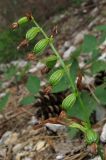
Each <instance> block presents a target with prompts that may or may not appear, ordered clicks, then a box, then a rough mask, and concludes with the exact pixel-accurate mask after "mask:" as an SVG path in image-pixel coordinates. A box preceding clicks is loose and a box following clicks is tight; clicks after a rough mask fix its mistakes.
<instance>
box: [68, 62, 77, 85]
mask: <svg viewBox="0 0 106 160" xmlns="http://www.w3.org/2000/svg"><path fill="white" fill-rule="evenodd" d="M77 74H78V62H77V61H76V60H74V59H73V61H72V65H71V67H70V76H71V78H72V80H73V82H74V83H75V80H76V77H77Z"/></svg>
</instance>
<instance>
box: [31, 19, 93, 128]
mask: <svg viewBox="0 0 106 160" xmlns="http://www.w3.org/2000/svg"><path fill="white" fill-rule="evenodd" d="M32 21H33V23H34V24H35V25H36V27H38V28H39V29H40V31H41V32H42V34H43V35H44V37H45V38H47V39H48V38H49V37H48V36H47V34H46V33H45V32H44V30H43V29H42V28H41V27H40V26H39V24H38V23H37V22H36V21H35V19H34V17H32ZM49 45H50V47H51V49H52V50H53V52H54V53H55V55H56V56H57V58H58V60H59V61H60V63H61V65H62V67H63V69H64V71H65V73H66V74H67V78H68V80H69V82H70V87H72V90H73V92H74V93H77V95H78V99H79V102H80V105H81V107H82V110H83V113H84V117H85V119H86V121H87V123H88V125H89V126H91V125H90V121H89V117H88V113H87V112H86V109H85V106H84V104H83V101H82V99H81V97H80V94H79V92H78V90H77V89H76V87H75V86H74V83H73V81H72V79H71V76H70V73H69V72H68V70H67V67H66V65H65V63H64V62H63V60H62V58H61V56H60V55H59V53H58V51H57V50H56V49H55V47H54V45H53V43H52V42H50V43H49Z"/></svg>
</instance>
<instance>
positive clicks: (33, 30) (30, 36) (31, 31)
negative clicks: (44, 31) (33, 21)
mask: <svg viewBox="0 0 106 160" xmlns="http://www.w3.org/2000/svg"><path fill="white" fill-rule="evenodd" d="M39 32H40V29H39V28H38V27H32V28H31V29H29V30H28V32H27V33H26V39H27V40H28V41H31V40H32V39H34V38H35V36H36V35H37V34H38V33H39Z"/></svg>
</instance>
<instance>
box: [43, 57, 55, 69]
mask: <svg viewBox="0 0 106 160" xmlns="http://www.w3.org/2000/svg"><path fill="white" fill-rule="evenodd" d="M56 62H57V56H55V55H51V56H49V57H48V58H46V59H45V60H44V63H45V64H46V66H47V67H48V68H52V67H53V66H54V65H55V64H56Z"/></svg>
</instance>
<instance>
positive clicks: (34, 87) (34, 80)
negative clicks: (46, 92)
mask: <svg viewBox="0 0 106 160" xmlns="http://www.w3.org/2000/svg"><path fill="white" fill-rule="evenodd" d="M26 87H27V89H28V91H29V92H30V93H31V94H36V93H38V92H39V89H40V80H39V78H38V77H36V76H29V78H28V81H27V84H26Z"/></svg>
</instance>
